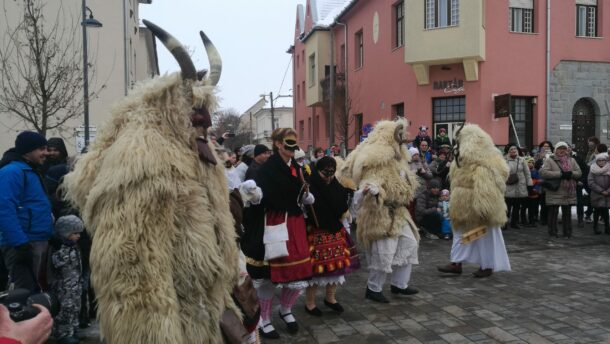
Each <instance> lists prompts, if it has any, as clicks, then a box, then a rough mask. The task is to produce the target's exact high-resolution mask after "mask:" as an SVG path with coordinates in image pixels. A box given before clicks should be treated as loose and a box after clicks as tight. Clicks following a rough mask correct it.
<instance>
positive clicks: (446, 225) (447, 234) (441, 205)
mask: <svg viewBox="0 0 610 344" xmlns="http://www.w3.org/2000/svg"><path fill="white" fill-rule="evenodd" d="M450 197H451V195H450V193H449V190H447V189H443V190H442V191H441V196H440V198H439V201H438V209H439V210H440V213H441V214H442V215H443V223H442V226H441V236H442V238H443V239H446V240H449V239H451V238H452V237H453V230H452V229H451V222H450V221H449V198H450Z"/></svg>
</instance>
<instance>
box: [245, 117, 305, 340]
mask: <svg viewBox="0 0 610 344" xmlns="http://www.w3.org/2000/svg"><path fill="white" fill-rule="evenodd" d="M271 139H272V140H273V152H274V154H273V155H272V156H271V157H270V158H269V159H268V160H267V161H266V162H265V163H264V164H263V165H262V166H261V167H260V169H259V170H258V172H257V175H256V178H255V181H256V184H257V185H258V186H259V187H260V188H261V190H262V192H263V199H262V201H261V206H262V207H263V208H264V220H263V221H264V224H263V226H265V224H266V226H278V225H279V226H280V227H281V225H282V224H284V223H285V227H286V228H287V230H286V231H287V237H288V240H287V241H284V244H285V248H286V251H287V255H285V256H283V257H276V258H273V259H268V260H257V259H253V257H251V256H249V254H248V252H246V251H251V250H244V253H245V254H246V256H247V257H246V263H247V264H248V265H250V266H248V272H251V271H253V272H254V270H256V269H251V267H257V268H259V269H258V271H257V275H256V276H252V277H253V279H255V280H254V286H255V287H256V289H257V294H258V298H259V300H260V306H261V322H260V324H259V330H260V331H259V332H260V334H261V335H262V336H263V337H265V338H278V337H279V334H278V333H277V331H275V329H274V327H273V325H271V308H272V299H273V291H274V290H275V288H276V287H278V286H281V287H282V288H281V289H282V291H281V293H280V310H279V315H280V318H281V319H282V320H283V321H284V323H285V324H286V327H287V329H288V332H290V333H296V332H297V331H298V329H299V327H298V324H297V322H296V319H295V318H294V316H293V315H292V306H293V305H294V304H295V303H296V301H297V299H298V297H299V295H300V293H301V290H302V289H304V288H306V287H307V286H308V285H309V284H308V282H307V280H309V279H311V274H312V267H311V257H310V253H309V245H308V243H307V232H306V227H305V218H304V216H303V211H302V206H303V205H307V204H313V201H314V197H313V196H312V195H311V194H310V193H308V192H306V191H305V190H304V188H303V180H304V179H303V171H302V170H301V167H300V166H299V165H298V164H297V163H296V161H295V159H294V152H295V151H296V150H297V149H298V148H299V147H298V146H297V135H296V132H295V131H294V130H293V129H291V128H278V129H276V130H274V131H273V133H272V135H271ZM248 230H250V229H249V228H246V231H248ZM265 231H266V230H265ZM265 231H262V232H261V231H258V232H257V233H259V238H258V243H259V244H262V243H263V238H264V232H265ZM251 241H252V240H251ZM277 243H278V242H277V241H273V244H274V245H275V244H277ZM279 244H280V246H281V245H282V243H279ZM276 247H277V246H276ZM264 251H268V252H265V256H267V257H268V256H269V252H270V246H269V243H267V246H265V249H264V250H263V252H264ZM258 258H259V259H261V258H260V257H258ZM265 271H267V273H268V274H267V275H266V273H265Z"/></svg>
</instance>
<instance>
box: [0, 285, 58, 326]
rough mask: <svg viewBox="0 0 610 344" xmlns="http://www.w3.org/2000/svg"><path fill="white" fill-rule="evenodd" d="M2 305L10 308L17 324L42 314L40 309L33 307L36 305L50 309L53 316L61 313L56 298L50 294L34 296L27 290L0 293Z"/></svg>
mask: <svg viewBox="0 0 610 344" xmlns="http://www.w3.org/2000/svg"><path fill="white" fill-rule="evenodd" d="M0 303H2V304H3V305H4V306H6V308H8V311H9V313H10V316H11V319H13V321H15V322H19V321H22V320H28V319H32V318H33V317H35V316H36V315H37V314H38V313H39V312H40V311H39V310H38V308H36V307H34V306H32V305H33V304H35V303H36V304H39V305H41V306H43V307H45V308H46V309H48V310H49V312H50V313H51V315H52V316H56V315H57V313H58V312H59V304H58V302H57V299H56V298H55V297H54V296H52V295H51V294H48V293H38V294H32V293H30V291H29V290H27V289H14V290H10V291H5V292H2V293H0Z"/></svg>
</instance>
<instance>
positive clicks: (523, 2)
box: [508, 0, 534, 33]
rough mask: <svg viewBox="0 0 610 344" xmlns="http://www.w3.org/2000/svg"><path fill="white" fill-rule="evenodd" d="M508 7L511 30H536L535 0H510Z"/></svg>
mask: <svg viewBox="0 0 610 344" xmlns="http://www.w3.org/2000/svg"><path fill="white" fill-rule="evenodd" d="M508 7H509V8H508V27H509V30H510V31H511V32H530V33H531V32H534V0H509V1H508Z"/></svg>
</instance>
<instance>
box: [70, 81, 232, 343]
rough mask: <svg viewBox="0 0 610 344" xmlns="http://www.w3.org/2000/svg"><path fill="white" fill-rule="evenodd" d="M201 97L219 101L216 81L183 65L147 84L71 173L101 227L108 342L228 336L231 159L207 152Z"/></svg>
mask: <svg viewBox="0 0 610 344" xmlns="http://www.w3.org/2000/svg"><path fill="white" fill-rule="evenodd" d="M185 90H188V93H187V92H185ZM191 93H192V100H191V98H190V97H189V98H187V97H186V96H185V94H191ZM202 105H203V106H206V107H207V108H208V109H209V111H210V112H212V111H213V107H214V105H215V103H214V94H213V87H212V86H206V85H204V84H202V83H196V84H191V83H188V84H183V81H182V79H181V77H180V75H179V74H173V75H170V76H164V77H160V78H156V79H153V80H151V81H148V82H146V83H144V84H142V85H139V86H138V88H136V89H135V90H134V91H133V92H132V93H131V94H130V96H129V97H127V98H125V99H124V100H123V101H122V103H120V104H119V105H118V107H116V108H115V109H114V110H113V116H112V120H111V121H110V122H109V123H107V124H106V125H105V126H104V127H103V128H102V130H101V131H100V132H99V133H98V136H97V137H96V140H95V141H94V142H93V143H92V145H91V149H90V151H89V153H87V154H85V155H84V156H83V157H82V158H81V159H80V160H79V161H78V162H77V164H76V167H75V170H74V172H72V173H70V174H68V175H67V176H66V178H65V184H66V191H67V198H68V199H69V200H70V201H72V203H73V204H75V205H77V206H78V207H79V208H80V210H81V213H82V215H83V219H84V221H85V224H86V227H87V229H88V230H89V231H90V232H91V234H92V236H93V246H92V249H91V270H92V273H91V280H92V283H93V286H94V288H95V291H96V295H97V298H98V315H99V319H100V331H101V335H102V337H103V338H104V339H105V342H106V343H110V344H114V343H185V344H186V343H220V342H222V335H221V332H220V327H219V319H220V316H221V314H222V312H223V310H224V309H225V308H226V307H229V308H231V309H233V310H236V311H237V309H236V308H235V304H234V302H233V301H232V299H231V296H230V292H231V290H232V289H233V286H234V285H235V284H236V282H237V277H238V254H237V253H238V251H237V247H236V244H235V239H236V235H235V230H234V229H233V219H232V217H231V214H230V212H229V194H228V192H227V181H226V178H225V172H224V167H223V166H222V164H221V163H218V164H217V165H212V164H210V163H204V162H202V161H201V160H200V159H199V157H198V153H197V146H196V141H195V139H196V136H197V134H196V132H195V129H194V128H193V127H192V126H191V122H190V116H189V115H190V113H191V111H192V110H191V109H192V108H193V107H199V106H202ZM210 150H211V151H212V152H213V151H214V149H213V146H212V145H211V144H210ZM214 154H215V153H214ZM216 159H217V161H220V159H218V157H217V156H216ZM237 312H238V313H237V314H240V313H239V311H237Z"/></svg>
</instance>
